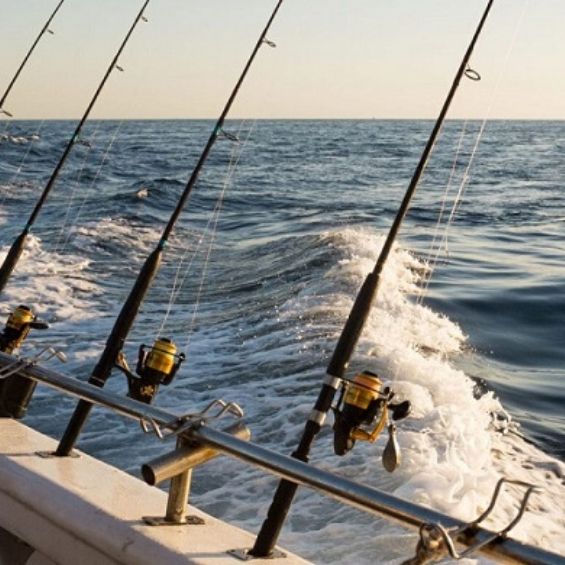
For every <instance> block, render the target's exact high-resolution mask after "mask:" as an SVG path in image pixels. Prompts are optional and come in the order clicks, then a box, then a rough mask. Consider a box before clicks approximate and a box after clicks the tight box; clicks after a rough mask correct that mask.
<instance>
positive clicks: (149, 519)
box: [142, 516, 206, 526]
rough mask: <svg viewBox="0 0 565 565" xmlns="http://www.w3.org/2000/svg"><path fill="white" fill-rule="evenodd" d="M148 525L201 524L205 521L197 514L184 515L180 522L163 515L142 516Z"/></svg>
mask: <svg viewBox="0 0 565 565" xmlns="http://www.w3.org/2000/svg"><path fill="white" fill-rule="evenodd" d="M142 520H143V521H144V522H145V523H146V524H147V525H148V526H203V525H204V524H205V523H206V522H205V521H204V520H203V519H202V518H200V517H199V516H185V517H184V518H183V519H182V521H180V522H173V521H171V520H167V518H166V517H164V516H143V517H142Z"/></svg>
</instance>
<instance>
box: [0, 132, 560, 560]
mask: <svg viewBox="0 0 565 565" xmlns="http://www.w3.org/2000/svg"><path fill="white" fill-rule="evenodd" d="M212 125H213V124H212V122H208V121H142V122H132V121H129V122H127V121H126V122H118V121H101V122H96V121H95V122H92V123H90V124H89V125H88V127H87V129H86V131H85V132H84V134H83V136H82V140H83V141H84V144H80V145H77V147H76V148H75V150H74V151H73V153H72V156H71V158H70V160H69V162H68V164H67V166H66V167H65V169H64V172H63V174H62V176H61V178H60V180H59V181H58V183H57V186H56V187H55V189H54V191H53V193H52V196H51V197H50V198H49V200H48V201H47V204H46V205H45V208H44V210H43V211H42V213H41V215H40V217H39V220H38V222H37V224H36V226H35V228H34V230H33V236H32V237H31V238H30V239H29V241H28V245H27V248H26V251H25V254H24V256H23V259H22V261H21V263H20V265H19V266H18V269H17V271H16V273H15V274H14V276H13V278H12V280H11V281H10V283H9V286H8V287H7V289H6V291H5V293H4V294H3V296H2V309H3V311H4V312H5V313H7V312H8V311H9V309H10V308H11V307H13V306H15V305H17V304H19V303H28V304H30V305H32V306H33V307H34V309H35V311H36V312H37V313H38V314H39V315H40V316H41V317H42V318H44V319H47V320H48V321H49V322H50V324H51V328H50V330H48V331H46V332H39V331H36V332H34V333H33V335H32V337H30V338H29V339H28V343H27V344H26V346H25V350H24V353H26V352H27V353H31V351H33V349H34V348H37V347H40V346H41V345H43V344H45V343H52V344H55V345H57V346H58V347H60V348H62V349H64V350H65V351H66V352H67V354H68V356H69V361H68V363H67V365H66V366H62V365H58V364H57V362H50V365H51V366H53V367H55V368H57V369H58V370H61V371H63V372H65V373H68V374H71V375H74V376H76V377H77V378H81V379H86V378H87V377H88V375H89V371H90V370H91V369H92V367H93V365H94V363H95V362H96V359H97V356H98V355H99V354H100V351H101V350H102V348H103V345H104V342H105V340H106V337H107V336H108V334H109V332H110V329H111V327H112V324H113V322H114V320H115V317H116V315H117V313H118V312H119V308H120V304H121V303H122V302H123V300H124V299H125V297H126V295H127V293H128V292H129V289H130V288H131V286H132V284H133V281H134V278H135V276H136V274H137V272H138V270H139V267H140V265H141V262H142V261H143V259H144V258H145V256H146V255H147V254H148V253H149V252H150V251H151V250H152V249H153V247H154V246H155V244H156V242H157V241H158V240H159V237H160V233H161V230H162V228H163V226H164V222H165V221H166V219H167V218H168V215H169V214H170V212H171V211H172V209H173V207H174V205H175V202H176V200H177V198H178V197H179V195H180V193H181V191H182V189H183V187H184V185H185V183H186V181H187V179H188V176H189V173H190V171H191V170H192V167H193V166H194V163H195V161H196V159H197V157H198V155H199V153H200V150H201V148H202V146H203V143H204V142H205V140H206V139H207V136H208V135H209V133H210V131H211V128H212ZM73 126H74V124H73V123H71V122H44V123H43V122H15V121H13V122H8V121H4V122H0V139H1V141H0V222H1V226H2V229H1V232H0V238H1V239H0V245H1V249H2V255H3V254H4V253H5V252H6V251H7V249H8V246H9V245H10V244H11V242H12V241H13V238H14V237H15V236H16V235H17V234H18V233H19V231H20V230H21V229H22V227H23V225H24V223H25V220H26V219H27V216H28V215H29V213H30V212H31V209H32V207H33V205H34V203H35V200H36V199H37V197H38V195H39V193H40V191H41V189H42V187H43V186H44V184H45V182H46V180H47V179H48V177H49V175H50V173H51V171H52V168H53V167H54V165H55V163H56V161H57V158H58V156H59V155H60V154H61V152H62V150H63V148H64V145H65V143H66V139H68V137H69V135H70V133H71V131H72V128H73ZM431 127H432V122H429V121H258V122H253V121H244V122H240V121H232V122H229V123H228V125H227V126H226V130H227V131H228V132H229V133H232V134H237V136H238V138H239V142H235V141H233V140H230V139H228V138H225V139H221V140H220V141H219V142H218V143H217V145H216V148H215V149H214V151H213V154H212V156H211V159H210V161H209V163H208V165H207V166H206V168H205V170H204V172H203V174H202V176H201V178H200V181H199V183H198V186H197V188H196V189H195V191H194V193H193V195H192V196H191V198H190V200H189V202H188V205H187V208H186V210H185V212H184V213H183V214H182V216H181V219H180V222H179V224H178V226H177V229H176V230H175V232H174V236H173V238H172V240H171V241H170V244H169V246H168V248H167V250H166V253H165V259H164V263H163V266H162V269H161V271H160V274H159V276H158V277H157V279H156V282H155V285H154V286H153V288H152V289H151V291H150V293H149V295H148V297H147V299H146V301H145V303H144V305H143V308H142V311H141V313H140V315H139V317H138V320H137V322H136V324H135V326H134V328H133V330H132V333H131V335H130V338H129V339H128V342H127V344H126V354H127V357H128V358H129V359H130V365H134V364H135V359H136V351H137V348H138V346H139V344H140V343H151V342H152V341H153V339H154V337H155V336H156V335H157V334H160V335H165V336H170V337H173V338H174V339H175V341H176V342H177V344H178V345H179V347H180V348H181V350H182V351H184V352H185V353H186V354H187V360H186V361H185V363H184V365H183V367H182V369H181V371H180V373H179V375H178V377H177V378H176V380H175V381H174V382H173V383H172V384H171V385H170V386H169V387H163V388H162V389H161V391H160V395H159V397H158V399H157V404H158V405H160V406H164V407H167V408H169V409H171V410H173V411H175V412H177V413H185V412H193V411H198V410H199V409H201V408H203V407H204V406H205V405H206V404H207V403H208V402H209V401H211V400H213V399H216V398H223V399H225V400H226V401H234V402H237V403H239V404H240V405H241V406H242V407H243V408H244V410H245V413H246V421H247V423H248V425H249V426H250V428H251V430H252V433H253V437H254V441H256V442H258V443H260V444H261V445H264V446H267V447H270V448H272V449H275V450H277V451H281V452H283V453H290V452H291V451H292V450H293V448H294V447H295V445H296V442H297V440H298V437H299V435H300V433H301V430H302V427H303V425H304V422H305V420H306V418H307V415H308V413H309V411H310V409H311V408H312V405H313V402H314V400H315V398H316V396H317V394H318V391H319V388H320V386H321V382H322V379H323V376H324V373H325V367H326V365H327V363H328V360H329V357H330V356H331V353H332V350H333V347H334V346H335V343H336V340H337V338H338V336H339V332H340V330H341V327H342V325H343V324H344V322H345V320H346V317H347V314H348V312H349V309H350V307H351V305H352V302H353V299H354V296H355V294H356V292H357V290H358V288H359V286H360V285H361V282H362V280H363V278H364V276H365V275H366V274H367V273H368V272H369V271H370V270H371V269H372V267H373V265H374V261H375V259H376V257H377V255H378V253H379V250H380V247H381V246H382V243H383V241H384V236H385V234H386V232H387V230H388V228H389V227H390V225H391V223H392V220H393V217H394V215H395V213H396V209H397V207H398V205H399V203H400V200H401V198H402V196H403V193H404V191H405V189H406V187H407V185H408V182H409V180H410V177H411V175H412V172H413V170H414V168H415V166H416V163H417V161H418V159H419V155H420V152H421V150H422V148H423V146H424V144H425V141H426V139H427V136H428V135H429V132H430V131H431ZM564 149H565V123H563V122H499V121H492V122H489V123H487V124H481V123H479V122H469V123H466V122H462V121H450V122H448V123H447V124H446V126H445V127H444V131H443V133H442V136H441V139H440V141H439V142H438V144H437V146H436V148H435V150H434V153H433V155H432V159H431V160H430V163H429V165H428V167H427V170H426V174H425V176H424V178H423V180H422V183H421V185H420V187H419V189H418V192H417V194H416V197H415V199H414V202H413V205H412V207H411V210H410V212H409V215H408V217H407V218H406V221H405V223H404V225H403V228H402V230H401V232H400V237H399V239H398V242H397V244H396V245H395V247H394V248H393V252H392V254H391V256H390V260H389V261H388V263H387V265H386V268H385V270H384V273H383V280H382V286H381V288H380V292H379V295H378V298H377V301H376V304H375V307H374V308H373V311H372V313H371V316H370V317H369V320H368V323H367V327H366V329H365V331H364V334H363V336H362V339H361V340H360V342H359V344H358V347H357V350H356V352H355V355H354V358H353V360H352V367H351V372H352V373H353V372H354V371H355V370H357V369H361V368H368V369H371V370H374V371H376V372H378V373H379V374H380V375H381V377H382V378H383V379H384V380H385V381H386V382H387V383H390V384H391V386H392V387H393V389H394V390H395V391H396V392H397V395H398V397H400V398H408V399H410V400H411V402H412V403H413V413H412V415H411V417H410V418H409V419H407V420H406V421H404V422H402V423H400V424H399V426H398V440H399V444H400V446H401V449H402V465H401V467H400V469H399V470H397V471H396V472H395V473H394V474H389V473H387V472H386V471H385V470H384V469H383V467H382V465H381V461H380V457H381V454H382V450H383V447H384V438H383V439H380V440H379V441H378V442H377V443H376V444H373V445H371V444H361V443H358V444H357V445H356V447H355V449H354V450H353V451H352V452H351V453H349V454H348V455H347V456H346V457H343V458H338V457H336V456H334V455H333V451H332V445H331V444H332V439H331V419H330V420H329V422H328V425H327V426H326V427H325V428H324V430H323V431H322V433H321V434H320V436H319V438H318V440H317V442H316V444H315V447H314V449H313V453H312V463H313V464H314V465H317V466H319V467H322V468H324V469H332V470H335V471H336V472H337V473H340V474H341V475H344V476H347V477H349V478H352V479H355V480H357V481H359V482H362V483H366V484H370V485H372V486H374V487H377V488H380V489H384V490H386V491H387V492H392V493H394V494H396V495H398V496H401V497H404V498H407V499H410V500H413V501H415V502H418V503H422V504H426V505H429V506H431V507H433V508H436V509H438V510H440V511H442V512H446V513H449V514H453V515H455V516H457V517H459V518H462V519H465V520H471V519H473V518H474V517H475V516H477V515H478V514H479V513H480V512H481V511H482V510H483V509H484V508H485V506H486V505H487V503H488V501H489V499H490V494H491V492H492V490H493V488H494V485H495V483H496V481H497V479H498V478H500V477H502V476H504V477H507V478H514V479H522V480H526V481H529V482H532V483H534V484H536V485H539V486H540V487H541V490H540V491H539V492H537V493H536V494H535V495H533V496H532V499H531V503H530V505H529V510H528V513H527V514H526V516H525V517H524V518H523V520H522V521H521V522H520V523H519V525H518V526H517V527H516V529H515V530H514V531H513V535H514V536H515V537H517V538H519V539H522V540H525V541H527V542H529V543H534V544H537V545H541V546H542V547H546V548H548V549H551V550H553V551H556V552H558V553H561V554H565V541H564V540H565V518H564V516H563V507H565V483H564V477H565V465H564V463H563V460H564V457H565V447H564V438H565V415H564V413H563V405H564V400H565V386H564V384H563V368H564V367H565V347H564V345H565V343H564V338H563V336H564V335H565V321H564V315H563V313H564V312H565V298H564V297H565V265H564V263H563V258H564V250H565V196H564V192H563V189H562V184H563V179H564V178H565V159H563V155H564ZM458 195H459V198H458ZM454 204H456V205H455V206H454ZM107 387H108V388H109V389H111V390H114V391H116V392H120V393H124V391H125V382H124V378H123V376H121V375H120V374H119V373H116V374H115V375H114V376H113V377H112V378H111V379H110V380H109V382H108V383H107ZM73 407H74V401H73V400H71V399H69V398H65V397H63V396H61V395H59V394H57V393H55V392H53V391H51V390H48V389H46V388H43V387H39V388H38V390H37V392H36V395H35V397H34V401H33V403H32V406H31V408H30V410H29V413H28V416H27V417H26V422H27V423H29V424H30V425H32V426H35V427H37V428H39V429H40V430H42V431H44V432H45V433H48V434H50V435H53V436H56V437H60V435H61V434H62V431H63V430H64V428H65V425H66V423H67V421H68V418H69V416H70V414H71V412H72V410H73ZM80 448H82V449H83V450H85V451H87V452H89V453H91V454H93V455H95V456H97V457H100V458H101V459H103V460H105V461H108V462H110V463H112V464H114V465H117V466H119V467H121V468H123V469H126V470H127V471H128V472H131V473H133V474H139V468H140V465H141V464H142V463H143V462H145V461H147V460H148V459H150V458H152V457H154V456H156V455H158V454H160V453H163V452H165V451H167V450H168V449H170V446H169V445H162V443H161V442H160V441H159V440H157V439H156V438H155V437H152V436H146V435H143V434H142V432H141V430H140V429H139V427H138V426H137V425H136V424H135V423H134V422H129V421H124V420H122V419H120V418H117V417H115V416H113V415H111V414H109V413H108V412H107V411H105V410H103V409H99V408H97V409H95V410H94V411H93V413H92V416H91V418H90V420H89V423H88V426H87V427H86V429H85V431H84V433H83V435H82V436H81V440H80ZM276 483H277V481H276V479H274V478H272V477H270V476H267V475H265V474H264V473H262V472H260V471H257V470H254V469H251V468H249V467H247V466H245V465H243V464H241V463H239V462H236V461H232V460H230V459H228V458H218V459H216V460H215V461H214V462H212V463H209V464H208V465H207V469H206V470H197V471H196V472H195V475H194V486H193V493H192V498H191V501H192V502H193V503H194V504H196V505H198V506H200V507H202V508H203V509H205V510H207V511H209V512H210V513H212V514H214V515H216V516H218V517H220V518H224V519H226V520H230V521H232V522H235V523H237V524H239V525H241V526H243V527H245V528H247V529H249V530H251V531H257V529H258V527H259V525H260V524H261V522H262V520H263V519H264V517H265V513H266V509H267V507H268V504H269V502H270V499H271V496H272V493H273V491H274V488H275V486H276ZM518 499H519V493H518V492H516V491H514V490H513V489H510V490H509V491H508V493H507V494H506V496H505V497H504V499H503V500H502V501H501V503H500V505H499V506H498V507H497V510H496V512H495V515H494V517H493V518H492V519H491V521H490V522H489V524H488V526H489V527H492V528H496V527H502V526H503V525H504V524H505V523H507V522H508V521H509V520H510V517H511V516H512V515H513V513H515V512H516V507H517V506H516V505H517V500H518ZM281 543H282V544H284V545H285V546H286V547H287V548H289V549H291V550H294V551H296V552H299V553H301V554H302V555H303V556H305V557H307V558H310V559H311V560H313V561H314V562H316V563H352V562H356V563H374V562H379V563H381V562H382V563H398V562H400V561H401V560H402V559H406V558H408V557H409V556H411V555H412V554H413V552H414V548H415V543H416V536H415V534H414V533H412V532H408V531H405V530H403V529H402V528H400V527H398V526H393V525H390V524H387V523H386V522H385V521H383V520H380V519H376V518H374V517H372V516H369V515H367V514H363V513H361V512H358V511H356V510H353V509H351V508H348V507H346V506H341V505H339V504H337V503H336V502H333V501H331V500H329V499H326V498H324V497H322V496H320V495H318V494H316V493H313V492H310V491H308V490H306V489H301V490H300V491H299V495H298V497H297V499H296V502H295V504H294V506H293V510H292V512H291V515H290V517H289V520H288V522H287V525H286V527H285V530H284V532H283V535H282V538H281ZM483 561H484V560H483Z"/></svg>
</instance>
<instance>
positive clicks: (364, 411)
mask: <svg viewBox="0 0 565 565" xmlns="http://www.w3.org/2000/svg"><path fill="white" fill-rule="evenodd" d="M393 397H394V393H393V392H392V391H391V390H390V388H389V387H383V383H382V382H381V380H380V379H379V377H378V376H377V375H376V374H375V373H372V372H371V371H363V372H362V373H359V374H358V375H356V376H355V378H354V379H353V380H352V381H349V382H347V381H345V382H344V383H343V386H342V390H341V395H340V398H339V400H338V402H337V405H336V406H335V407H334V415H335V421H334V427H333V429H334V451H335V453H336V455H345V454H346V453H347V452H348V451H350V450H351V449H353V446H354V445H355V442H356V441H357V440H360V441H368V442H371V443H372V442H374V441H376V439H377V438H378V437H379V435H380V434H381V433H382V431H383V430H384V428H385V426H386V425H387V424H388V423H389V419H390V416H392V419H393V420H401V419H403V418H406V416H408V414H409V413H410V408H411V405H410V402H409V401H408V400H405V401H404V402H401V403H399V404H392V403H391V400H392V398H393ZM388 429H389V434H390V439H389V444H392V447H391V448H389V446H388V445H387V447H386V448H385V454H386V453H388V452H389V451H390V450H391V449H393V450H395V451H397V450H398V448H397V446H396V445H395V444H396V440H395V437H394V431H395V427H394V424H389V426H388ZM395 459H396V460H399V456H398V453H397V454H396V457H395ZM383 462H384V464H385V468H387V470H390V469H389V467H391V468H392V467H394V468H396V463H395V464H392V463H389V462H388V461H385V460H384V458H383ZM393 470H394V469H393Z"/></svg>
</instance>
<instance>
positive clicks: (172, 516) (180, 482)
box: [142, 437, 204, 526]
mask: <svg viewBox="0 0 565 565" xmlns="http://www.w3.org/2000/svg"><path fill="white" fill-rule="evenodd" d="M186 444H187V442H186V440H185V439H184V438H182V437H177V449H182V448H183V447H185V446H186ZM191 479H192V469H185V470H184V471H183V472H182V473H179V474H178V475H176V476H174V477H173V478H172V479H171V486H170V487H169V496H168V497H167V511H166V513H165V516H143V518H142V519H143V521H144V522H145V523H146V524H148V525H149V526H180V525H191V526H201V525H202V524H204V520H203V519H202V518H200V517H199V516H187V515H186V509H187V504H188V497H189V496H190V483H191Z"/></svg>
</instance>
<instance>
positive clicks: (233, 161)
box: [185, 122, 255, 351]
mask: <svg viewBox="0 0 565 565" xmlns="http://www.w3.org/2000/svg"><path fill="white" fill-rule="evenodd" d="M254 126H255V122H253V124H252V126H251V128H250V129H249V130H248V133H247V136H246V138H245V140H244V142H243V144H242V143H241V142H236V143H235V144H234V145H233V147H232V152H231V156H230V163H229V164H228V169H227V172H226V176H225V178H224V184H223V187H222V191H221V193H220V196H219V198H218V200H217V202H216V207H215V210H214V224H213V229H212V233H211V238H210V243H209V245H208V250H207V253H206V258H205V260H204V266H203V268H202V274H201V277H200V285H199V288H198V292H197V294H196V300H195V304H194V309H193V312H192V319H191V321H190V325H189V328H188V332H187V333H188V335H187V340H186V346H185V347H186V350H187V351H188V348H189V346H190V338H191V337H192V334H193V333H194V327H195V324H196V316H197V314H198V309H199V306H200V300H201V296H202V291H203V289H204V283H205V281H206V275H207V272H208V264H209V262H210V256H211V254H212V249H213V247H214V243H215V241H216V234H217V229H218V221H219V219H220V213H221V210H222V206H223V203H224V198H225V194H226V191H227V190H228V189H229V188H230V187H231V186H232V183H233V179H234V176H235V171H236V169H237V166H238V164H239V160H240V159H241V155H242V153H243V149H244V148H245V146H246V144H247V141H248V140H249V137H250V136H251V133H252V131H253V128H254ZM240 131H241V127H240Z"/></svg>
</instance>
